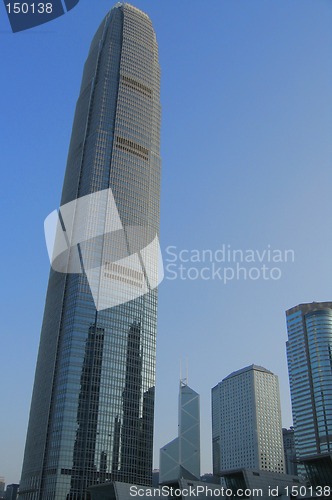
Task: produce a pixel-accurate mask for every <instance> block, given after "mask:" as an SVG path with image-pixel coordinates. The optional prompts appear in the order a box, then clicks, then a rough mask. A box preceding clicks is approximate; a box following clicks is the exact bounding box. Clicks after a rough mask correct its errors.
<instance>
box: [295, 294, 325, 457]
mask: <svg viewBox="0 0 332 500" xmlns="http://www.w3.org/2000/svg"><path fill="white" fill-rule="evenodd" d="M286 318H287V330H288V341H287V360H288V371H289V380H290V390H291V399H292V411H293V419H294V430H295V446H296V452H297V457H298V458H299V459H300V460H301V459H303V458H305V457H310V456H313V455H319V454H322V453H331V452H332V302H313V303H311V304H300V305H298V306H295V307H293V308H292V309H289V310H288V311H287V312H286Z"/></svg>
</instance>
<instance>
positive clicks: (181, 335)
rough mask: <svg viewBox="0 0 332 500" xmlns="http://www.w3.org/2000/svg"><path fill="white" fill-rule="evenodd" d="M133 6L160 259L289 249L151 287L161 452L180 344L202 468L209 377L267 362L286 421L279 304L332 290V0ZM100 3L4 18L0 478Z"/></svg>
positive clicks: (17, 434) (18, 438) (36, 326)
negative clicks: (158, 130)
mask: <svg viewBox="0 0 332 500" xmlns="http://www.w3.org/2000/svg"><path fill="white" fill-rule="evenodd" d="M135 5H136V6H137V7H138V8H141V9H142V10H144V11H145V12H147V13H148V14H149V16H150V17H151V19H152V22H153V24H154V26H155V29H156V32H157V34H158V42H159V48H160V58H161V64H162V69H163V71H162V105H163V129H162V134H163V138H162V148H163V150H162V156H163V171H164V175H163V192H162V210H163V217H164V219H163V224H162V227H161V246H162V252H163V254H164V259H165V257H166V258H168V253H167V252H166V248H167V247H168V246H176V247H177V249H178V251H180V250H182V249H189V250H191V249H198V250H202V249H211V250H216V249H218V248H221V247H222V245H223V244H225V245H226V246H227V245H228V244H230V245H231V246H232V248H240V249H243V250H246V249H250V248H252V249H258V250H259V251H263V250H264V249H266V248H267V247H268V245H269V244H270V245H271V247H272V248H279V249H281V250H285V249H293V250H294V252H295V262H294V263H289V264H282V266H281V267H282V273H283V274H282V278H281V279H280V280H277V281H272V280H269V281H264V280H263V279H260V280H258V281H256V282H254V281H249V280H247V281H244V280H242V281H233V282H230V283H229V284H228V285H224V284H222V283H221V282H220V281H218V280H214V281H213V280H207V281H204V280H194V281H190V280H180V279H177V280H173V281H171V280H169V279H165V280H164V282H163V283H162V284H161V286H160V300H159V304H160V307H159V313H160V315H159V338H158V345H157V349H158V354H157V359H158V361H157V389H156V391H157V392H156V405H157V406H156V408H157V413H156V431H155V450H156V459H155V465H157V463H158V453H159V448H160V446H162V445H163V444H164V443H165V442H168V441H169V440H170V439H172V437H173V436H174V426H176V409H175V408H176V401H174V400H176V398H174V395H175V394H176V393H177V386H178V373H179V370H178V365H179V358H180V357H181V356H182V357H183V356H185V357H187V358H188V359H189V383H190V385H191V386H193V387H195V389H196V390H197V392H199V393H200V394H201V408H202V416H201V421H202V472H205V471H209V470H211V458H210V457H211V446H210V436H211V430H210V425H209V418H210V417H209V412H210V410H209V409H210V401H209V389H210V387H212V386H213V385H214V384H215V383H217V381H218V380H220V379H222V378H223V377H225V376H226V375H227V374H228V373H230V372H231V371H233V370H234V369H236V368H237V367H238V366H245V365H248V364H250V363H257V364H262V365H264V366H267V367H268V368H269V369H270V370H271V371H273V372H274V373H276V374H277V375H278V376H279V379H280V385H281V394H282V411H283V425H284V426H285V427H289V426H290V425H291V424H292V418H291V413H290V398H289V389H288V374H287V364H286V355H285V348H284V343H285V340H286V336H287V335H286V327H285V320H284V311H285V310H286V309H288V308H289V307H291V306H293V305H294V304H296V303H301V302H303V303H304V302H312V301H313V300H315V301H324V300H331V287H330V276H331V261H330V258H329V255H330V253H331V248H332V241H331V236H330V232H329V231H328V230H326V223H325V214H329V213H330V210H331V202H330V196H329V186H330V185H331V168H330V167H331V161H330V158H331V156H332V155H331V146H330V141H329V137H330V133H331V121H330V116H331V104H330V103H331V90H330V89H331V82H332V78H331V69H330V66H329V64H328V61H329V60H330V59H331V32H330V24H331V5H330V4H329V3H327V2H319V3H317V2H306V3H305V4H303V3H301V4H300V3H299V2H294V3H292V4H289V3H287V5H286V4H283V5H277V4H276V5H273V6H272V5H271V3H268V2H264V1H261V2H258V1H257V2H256V1H253V2H250V5H247V4H245V3H244V2H242V3H239V4H233V3H232V4H231V3H227V2H220V3H219V2H218V3H217V2H216V3H214V4H211V5H209V7H207V8H206V9H205V8H202V6H201V4H199V3H198V2H197V3H195V2H192V3H191V4H190V7H189V5H188V4H187V3H186V2H180V3H179V5H177V11H176V15H175V14H174V11H173V10H172V7H171V5H170V3H168V2H165V3H162V4H161V3H158V4H157V3H156V2H152V1H147V0H146V1H144V0H140V1H137V2H135ZM110 7H111V5H110V4H109V2H106V1H103V2H100V3H98V5H94V6H93V8H92V6H91V5H88V4H86V3H84V2H80V4H79V5H78V6H77V7H76V8H75V9H73V11H72V12H71V13H68V14H67V15H66V16H63V18H62V19H58V20H55V21H53V22H52V23H49V25H44V26H43V27H40V28H38V29H35V30H31V32H29V33H28V32H27V33H25V34H23V33H22V34H17V35H13V34H11V33H9V32H8V26H7V25H6V22H7V20H6V19H5V18H1V29H2V34H1V36H2V37H3V40H4V43H5V46H6V51H4V71H5V74H6V75H8V81H9V82H10V85H7V83H6V87H5V95H6V96H8V99H5V103H4V113H5V115H6V117H7V119H8V120H7V123H6V127H5V134H6V136H5V141H6V147H5V150H4V155H3V158H4V164H5V165H8V169H7V171H6V179H7V183H6V184H4V187H5V189H4V196H3V198H2V201H3V203H4V207H5V213H6V214H7V217H6V220H5V228H4V230H5V234H6V235H8V237H7V238H6V239H5V240H4V246H3V255H4V256H5V259H6V266H4V267H5V269H4V275H3V278H4V290H5V291H4V296H3V299H4V300H3V302H2V304H3V307H4V308H5V309H4V314H3V318H4V324H3V331H4V340H5V342H4V344H3V345H4V350H5V355H4V359H3V361H2V366H1V369H2V370H3V379H4V380H7V383H6V385H5V387H4V393H3V405H4V410H3V412H2V416H1V418H2V424H1V427H2V429H3V430H4V431H5V432H4V434H5V435H4V437H3V443H4V446H5V447H6V450H7V454H6V460H5V462H4V463H3V465H2V466H1V464H0V470H1V473H2V474H3V475H5V477H6V482H9V483H14V482H17V481H18V479H19V477H18V476H19V474H20V472H19V471H20V463H19V462H20V461H21V460H22V455H23V450H22V448H23V446H24V439H25V430H26V425H27V417H28V407H29V404H30V396H31V387H32V381H33V373H34V368H35V366H34V365H35V358H36V352H37V345H38V337H39V332H40V322H41V317H42V309H43V305H44V299H45V287H46V281H47V277H48V269H49V262H48V259H47V254H46V251H45V245H44V241H43V233H42V224H43V220H44V218H45V217H46V215H47V214H48V213H50V211H51V210H53V209H54V207H55V206H57V204H58V201H59V200H58V193H59V192H60V189H61V183H62V178H63V172H64V166H65V160H66V155H67V150H68V140H69V135H70V128H71V124H72V116H73V111H74V103H75V101H76V98H77V89H78V87H79V84H80V75H81V68H82V66H83V63H84V59H85V57H86V52H87V49H88V46H89V44H90V40H91V38H92V36H93V34H94V31H95V29H96V26H97V25H98V23H99V22H100V19H101V18H102V17H103V15H105V13H106V12H107V11H108V10H109V8H110ZM184 19H185V22H184ZM73 27H74V28H73ZM6 30H7V31H6ZM69 40H70V43H69ZM3 85H5V82H3ZM193 103H194V105H193ZM50 116H52V117H53V118H52V120H50ZM50 172H51V178H52V179H51V181H50ZM166 174H167V175H166ZM308 200H310V203H308ZM230 215H231V217H230ZM296 221H299V222H298V223H297V222H296ZM303 221H305V223H304V222H303ZM308 228H310V232H309V231H308ZM18 307H19V311H20V313H19V314H18ZM177 353H178V354H177ZM170 360H171V363H170ZM221 361H222V364H221ZM13 366H15V370H13ZM172 405H173V409H172ZM13 407H14V408H15V411H14V412H13V411H12V408H13ZM166 415H167V416H168V415H170V417H169V418H166ZM171 415H174V416H173V417H172V416H171ZM3 459H4V457H3ZM15 471H16V472H15Z"/></svg>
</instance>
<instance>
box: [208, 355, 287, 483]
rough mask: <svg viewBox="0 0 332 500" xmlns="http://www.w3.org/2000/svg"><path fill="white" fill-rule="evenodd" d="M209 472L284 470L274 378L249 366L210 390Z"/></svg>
mask: <svg viewBox="0 0 332 500" xmlns="http://www.w3.org/2000/svg"><path fill="white" fill-rule="evenodd" d="M212 454H213V473H214V475H220V474H222V472H223V471H230V470H235V469H242V468H246V469H256V470H266V471H271V472H278V473H283V472H284V449H283V440H282V425H281V411H280V396H279V383H278V377H277V376H276V375H274V374H273V373H272V372H270V371H269V370H266V369H265V368H262V367H261V366H257V365H251V366H247V367H246V368H242V369H241V370H238V371H236V372H233V373H231V374H230V375H229V376H228V377H226V378H225V379H223V380H222V382H220V383H219V384H218V385H216V386H215V387H214V388H213V389H212Z"/></svg>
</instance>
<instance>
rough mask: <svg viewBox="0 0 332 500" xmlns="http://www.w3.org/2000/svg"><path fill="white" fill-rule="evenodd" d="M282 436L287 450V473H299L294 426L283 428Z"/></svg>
mask: <svg viewBox="0 0 332 500" xmlns="http://www.w3.org/2000/svg"><path fill="white" fill-rule="evenodd" d="M282 438H283V442H284V451H285V470H286V474H290V475H292V476H296V475H297V458H296V449H295V437H294V427H291V428H290V429H285V428H283V429H282Z"/></svg>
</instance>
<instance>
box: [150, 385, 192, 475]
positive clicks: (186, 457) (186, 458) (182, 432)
mask: <svg viewBox="0 0 332 500" xmlns="http://www.w3.org/2000/svg"><path fill="white" fill-rule="evenodd" d="M200 451H201V447H200V409H199V394H197V392H195V391H194V390H193V389H191V388H190V387H189V386H188V385H187V382H186V381H184V380H181V381H180V391H179V424H178V437H176V438H175V439H173V441H171V442H170V443H167V444H165V445H164V446H163V447H162V448H161V449H160V464H159V467H160V470H159V482H160V484H170V483H176V482H177V481H179V480H180V479H190V480H194V481H199V479H200V467H201V455H200Z"/></svg>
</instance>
